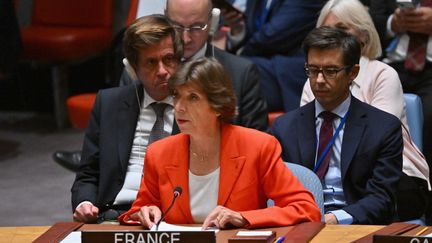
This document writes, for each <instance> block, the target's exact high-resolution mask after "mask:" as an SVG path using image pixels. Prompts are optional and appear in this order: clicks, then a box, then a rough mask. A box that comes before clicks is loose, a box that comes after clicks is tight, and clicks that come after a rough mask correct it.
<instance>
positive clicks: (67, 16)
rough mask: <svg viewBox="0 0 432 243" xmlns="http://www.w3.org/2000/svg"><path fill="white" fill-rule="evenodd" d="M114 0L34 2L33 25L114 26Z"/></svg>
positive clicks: (49, 0) (37, 0) (42, 0)
mask: <svg viewBox="0 0 432 243" xmlns="http://www.w3.org/2000/svg"><path fill="white" fill-rule="evenodd" d="M112 14H113V1H112V0H90V1H89V0H73V1H71V0H55V1H53V0H34V1H33V13H32V25H35V26H37V25H43V26H49V25H54V26H55V25H57V26H64V27H66V26H68V27H108V28H110V27H111V26H112Z"/></svg>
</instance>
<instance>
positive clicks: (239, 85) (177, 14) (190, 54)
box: [165, 0, 268, 131]
mask: <svg viewBox="0 0 432 243" xmlns="http://www.w3.org/2000/svg"><path fill="white" fill-rule="evenodd" d="M211 10H212V2H211V0H167V5H166V9H165V15H166V16H167V17H168V18H169V19H170V20H171V21H172V22H173V24H174V27H175V28H176V29H177V30H178V31H179V32H180V34H181V36H182V39H183V46H184V55H183V56H184V58H185V61H188V60H193V59H196V58H199V57H203V56H207V57H211V56H214V57H215V58H216V59H217V60H218V61H219V62H220V63H221V64H222V66H223V67H224V69H225V70H226V72H227V73H228V75H229V76H230V77H231V80H232V82H233V86H234V91H235V94H236V98H237V108H238V115H237V116H236V117H235V118H234V120H233V122H232V123H233V124H236V125H240V126H244V127H249V128H255V129H258V130H261V131H266V130H267V129H268V127H267V125H268V120H267V119H268V118H267V105H266V103H265V101H264V99H263V98H262V96H261V92H260V86H259V73H258V70H257V68H256V67H255V66H254V65H253V63H252V62H250V61H248V60H246V59H244V58H240V57H237V56H234V55H232V54H230V53H228V52H225V51H223V50H220V49H218V48H217V47H215V46H213V45H211V44H210V43H209V42H208V40H210V39H209V35H210V34H211V33H210V32H211V30H213V32H214V31H215V30H216V29H217V27H218V26H216V25H217V23H213V24H215V25H213V26H212V25H211V24H212V23H211V19H212V11H211ZM216 19H218V18H216Z"/></svg>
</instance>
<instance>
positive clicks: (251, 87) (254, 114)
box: [206, 45, 268, 131]
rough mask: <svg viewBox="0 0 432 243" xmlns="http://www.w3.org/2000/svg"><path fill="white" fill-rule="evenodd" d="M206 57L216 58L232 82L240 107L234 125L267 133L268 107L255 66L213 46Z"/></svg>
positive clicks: (209, 48) (208, 49)
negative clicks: (262, 94)
mask: <svg viewBox="0 0 432 243" xmlns="http://www.w3.org/2000/svg"><path fill="white" fill-rule="evenodd" d="M206 56H207V57H211V56H214V58H216V59H217V60H218V61H219V62H220V63H221V64H222V66H223V67H224V69H225V71H226V72H227V73H228V75H229V76H230V78H231V80H232V84H233V88H234V92H235V94H236V98H237V107H238V115H237V116H236V117H234V119H233V120H232V123H233V124H235V125H239V126H244V127H249V128H255V129H258V130H261V131H267V129H268V113H267V105H266V103H265V101H264V99H263V97H262V96H261V91H260V86H259V73H258V70H257V68H256V67H255V65H254V64H253V63H252V62H251V61H249V60H247V59H245V58H241V57H238V56H235V55H232V54H230V53H228V52H226V51H223V50H220V49H218V48H216V47H214V46H212V45H209V46H208V47H207V51H206Z"/></svg>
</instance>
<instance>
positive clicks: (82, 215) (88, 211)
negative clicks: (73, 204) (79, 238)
mask: <svg viewBox="0 0 432 243" xmlns="http://www.w3.org/2000/svg"><path fill="white" fill-rule="evenodd" d="M98 214H99V208H97V207H95V206H94V205H93V204H91V203H83V204H81V205H80V206H79V207H77V208H76V209H75V212H74V214H73V219H74V220H75V221H78V222H83V223H95V222H96V220H97V217H98Z"/></svg>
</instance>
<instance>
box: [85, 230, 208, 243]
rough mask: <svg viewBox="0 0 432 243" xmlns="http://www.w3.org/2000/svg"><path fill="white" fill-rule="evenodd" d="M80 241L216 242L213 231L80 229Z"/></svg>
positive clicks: (121, 242)
mask: <svg viewBox="0 0 432 243" xmlns="http://www.w3.org/2000/svg"><path fill="white" fill-rule="evenodd" d="M81 239H82V243H93V242H99V243H105V242H106V243H113V242H114V243H183V242H187V243H202V242H209V243H216V235H215V232H214V231H185V232H175V231H82V233H81Z"/></svg>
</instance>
